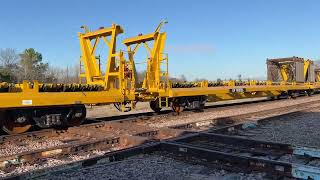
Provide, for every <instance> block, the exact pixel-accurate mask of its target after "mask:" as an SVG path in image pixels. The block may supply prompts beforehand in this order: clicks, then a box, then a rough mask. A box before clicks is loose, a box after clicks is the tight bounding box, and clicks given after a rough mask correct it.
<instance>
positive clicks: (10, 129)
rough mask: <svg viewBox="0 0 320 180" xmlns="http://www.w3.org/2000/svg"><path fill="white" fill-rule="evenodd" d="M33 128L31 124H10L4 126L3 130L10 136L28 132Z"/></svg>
mask: <svg viewBox="0 0 320 180" xmlns="http://www.w3.org/2000/svg"><path fill="white" fill-rule="evenodd" d="M31 127H32V126H31V124H26V125H21V124H15V123H8V124H5V125H3V126H2V130H3V131H4V132H6V133H8V134H20V133H24V132H27V131H28V130H29V129H30V128H31Z"/></svg>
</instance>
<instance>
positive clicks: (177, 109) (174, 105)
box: [171, 99, 184, 114]
mask: <svg viewBox="0 0 320 180" xmlns="http://www.w3.org/2000/svg"><path fill="white" fill-rule="evenodd" d="M171 108H172V110H173V111H174V112H176V113H177V114H180V113H181V112H182V111H183V109H184V108H183V106H181V103H180V101H179V99H174V100H173V102H172V105H171Z"/></svg>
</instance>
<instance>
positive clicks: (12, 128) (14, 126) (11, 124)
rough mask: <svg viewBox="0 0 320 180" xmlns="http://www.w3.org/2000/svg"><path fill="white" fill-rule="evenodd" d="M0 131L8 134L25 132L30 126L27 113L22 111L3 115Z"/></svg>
mask: <svg viewBox="0 0 320 180" xmlns="http://www.w3.org/2000/svg"><path fill="white" fill-rule="evenodd" d="M3 115H4V117H3V118H4V119H5V120H4V122H3V124H2V130H3V131H4V132H6V133H8V134H20V133H24V132H27V131H28V130H29V129H30V128H31V127H32V125H31V124H30V119H29V116H28V114H27V113H25V112H23V111H14V112H9V113H5V114H3Z"/></svg>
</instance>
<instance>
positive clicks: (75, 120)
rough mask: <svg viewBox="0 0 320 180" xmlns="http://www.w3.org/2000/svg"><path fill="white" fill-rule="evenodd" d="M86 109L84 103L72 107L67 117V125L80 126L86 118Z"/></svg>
mask: <svg viewBox="0 0 320 180" xmlns="http://www.w3.org/2000/svg"><path fill="white" fill-rule="evenodd" d="M86 115H87V110H86V107H85V105H78V106H75V107H72V108H71V110H70V113H69V115H68V116H69V117H68V126H80V125H81V124H82V123H83V122H84V120H85V119H86Z"/></svg>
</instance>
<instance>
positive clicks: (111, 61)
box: [78, 24, 124, 90]
mask: <svg viewBox="0 0 320 180" xmlns="http://www.w3.org/2000/svg"><path fill="white" fill-rule="evenodd" d="M83 27H84V29H85V33H83V34H82V33H78V35H79V39H80V47H81V52H82V55H81V61H82V63H83V64H84V67H85V73H84V74H82V75H81V76H82V77H85V78H86V80H87V84H100V85H103V86H105V89H106V90H110V89H114V88H117V89H118V88H122V87H116V86H115V85H116V84H115V83H116V82H118V84H119V85H120V86H121V84H122V83H121V80H122V79H123V69H122V68H123V64H124V58H123V53H122V52H118V53H117V52H116V39H117V35H118V34H121V33H123V29H122V28H121V27H120V26H119V25H116V24H112V26H111V27H109V28H101V29H99V30H96V31H92V32H90V31H89V30H88V29H87V28H86V27H85V26H83ZM109 36H110V39H109V40H108V37H109ZM100 40H103V41H104V43H105V45H106V46H108V47H109V52H108V59H107V63H106V72H105V75H103V74H102V72H101V70H100V67H99V63H98V62H97V60H96V54H95V51H96V49H97V46H98V44H99V41H100ZM92 42H93V44H92Z"/></svg>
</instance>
